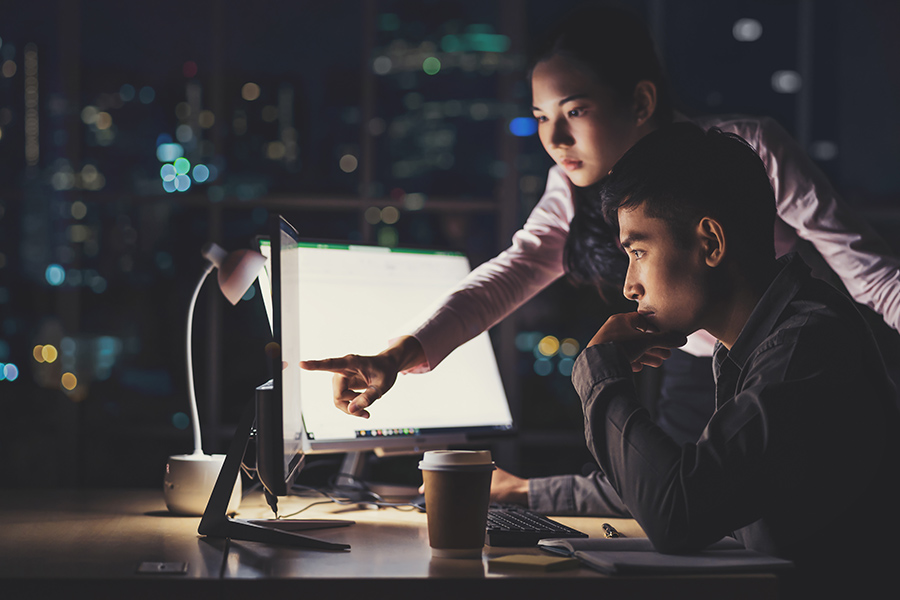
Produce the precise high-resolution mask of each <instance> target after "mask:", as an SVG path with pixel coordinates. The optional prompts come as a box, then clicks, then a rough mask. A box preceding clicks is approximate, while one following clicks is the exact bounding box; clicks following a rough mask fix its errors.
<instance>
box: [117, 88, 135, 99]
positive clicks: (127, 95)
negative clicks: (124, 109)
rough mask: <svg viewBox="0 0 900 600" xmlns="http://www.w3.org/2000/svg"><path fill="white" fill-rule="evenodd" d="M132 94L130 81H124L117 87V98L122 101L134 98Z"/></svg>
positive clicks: (133, 93) (133, 90) (132, 89)
mask: <svg viewBox="0 0 900 600" xmlns="http://www.w3.org/2000/svg"><path fill="white" fill-rule="evenodd" d="M134 95H135V89H134V86H133V85H131V84H130V83H126V84H124V85H123V86H122V87H120V88H119V98H121V99H122V101H123V102H131V101H132V100H134Z"/></svg>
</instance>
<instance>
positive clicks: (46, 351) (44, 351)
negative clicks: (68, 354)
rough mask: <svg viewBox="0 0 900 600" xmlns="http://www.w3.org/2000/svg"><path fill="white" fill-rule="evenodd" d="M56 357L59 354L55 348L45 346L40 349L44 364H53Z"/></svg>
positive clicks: (48, 345) (49, 345) (50, 345)
mask: <svg viewBox="0 0 900 600" xmlns="http://www.w3.org/2000/svg"><path fill="white" fill-rule="evenodd" d="M58 356H59V352H58V351H57V349H56V346H53V345H52V344H46V345H44V347H43V348H41V357H42V358H43V359H44V362H47V363H52V362H55V361H56V359H57V357H58Z"/></svg>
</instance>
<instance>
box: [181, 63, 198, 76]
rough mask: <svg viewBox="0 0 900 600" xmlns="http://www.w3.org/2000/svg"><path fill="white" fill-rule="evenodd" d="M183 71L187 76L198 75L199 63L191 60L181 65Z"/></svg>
mask: <svg viewBox="0 0 900 600" xmlns="http://www.w3.org/2000/svg"><path fill="white" fill-rule="evenodd" d="M181 72H182V73H184V76H185V77H195V76H196V75H197V63H195V62H194V61H192V60H189V61H187V62H185V63H184V65H183V66H182V67H181Z"/></svg>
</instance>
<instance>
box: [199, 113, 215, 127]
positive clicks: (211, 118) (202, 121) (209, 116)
mask: <svg viewBox="0 0 900 600" xmlns="http://www.w3.org/2000/svg"><path fill="white" fill-rule="evenodd" d="M215 122H216V115H215V114H214V113H213V111H211V110H201V111H200V114H199V115H198V116H197V124H198V125H200V127H202V128H203V129H209V128H210V127H212V126H213V125H214V124H215Z"/></svg>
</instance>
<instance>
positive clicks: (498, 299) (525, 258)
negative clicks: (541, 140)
mask: <svg viewBox="0 0 900 600" xmlns="http://www.w3.org/2000/svg"><path fill="white" fill-rule="evenodd" d="M570 185H571V184H570V183H569V179H568V178H567V177H566V176H565V174H563V172H562V170H561V169H560V168H559V167H556V166H554V167H553V168H551V169H550V172H549V173H548V175H547V187H546V189H545V190H544V195H543V196H542V197H541V199H540V201H539V202H538V204H537V206H535V208H534V210H533V211H532V212H531V215H529V217H528V220H527V221H526V222H525V225H524V226H523V227H522V229H520V230H519V231H517V232H516V233H515V234H514V235H513V238H512V245H511V246H510V247H509V248H507V249H506V250H505V251H503V252H502V253H500V254H499V255H498V256H496V257H495V258H493V259H491V260H489V261H488V262H486V263H484V264H482V265H481V266H479V267H477V268H476V269H474V270H473V271H472V272H471V273H470V274H469V275H468V276H467V277H466V278H465V279H463V280H462V282H460V284H459V286H457V287H456V289H455V290H453V291H452V292H451V293H450V294H449V295H448V296H447V299H446V300H445V301H444V303H443V304H441V306H440V307H439V308H438V309H437V310H436V311H435V312H434V313H433V314H432V315H431V316H430V317H429V318H428V319H427V320H426V321H425V322H424V323H423V324H422V325H421V326H420V327H419V328H418V329H416V330H415V331H414V332H413V334H412V335H413V336H414V337H416V339H418V340H419V343H421V344H422V348H423V349H424V350H425V356H426V359H427V364H423V365H420V366H419V367H417V368H414V369H411V370H410V372H422V371H428V370H430V369H433V368H434V367H436V366H437V365H438V364H439V363H440V362H441V361H442V360H444V358H446V357H447V355H448V354H450V352H452V351H453V350H454V349H455V348H457V347H459V346H461V345H462V344H464V343H465V342H467V341H469V340H470V339H472V338H474V337H475V336H477V335H478V334H480V333H481V332H483V331H487V330H488V329H489V328H490V327H492V326H493V325H495V324H496V323H498V322H499V321H501V320H503V318H504V317H506V316H507V315H508V314H510V313H511V312H513V311H514V310H515V309H517V308H518V307H519V306H521V305H522V304H523V303H525V302H526V301H527V300H529V299H530V298H531V297H532V296H534V295H535V294H537V293H538V292H539V291H541V290H542V289H544V288H545V287H547V286H548V285H550V284H551V283H552V282H553V281H554V280H556V279H557V278H558V277H560V276H561V275H562V274H563V272H564V270H563V263H562V257H563V247H564V246H565V241H566V235H567V234H568V232H569V222H570V221H571V220H572V216H573V213H574V205H573V200H572V191H571V188H570V187H569V186H570Z"/></svg>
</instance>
